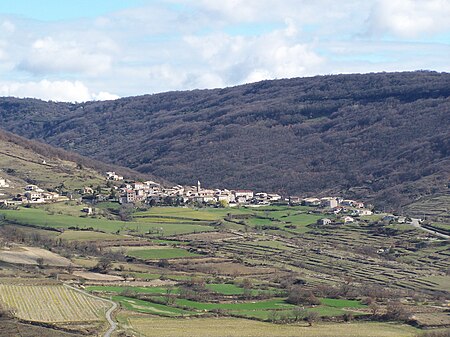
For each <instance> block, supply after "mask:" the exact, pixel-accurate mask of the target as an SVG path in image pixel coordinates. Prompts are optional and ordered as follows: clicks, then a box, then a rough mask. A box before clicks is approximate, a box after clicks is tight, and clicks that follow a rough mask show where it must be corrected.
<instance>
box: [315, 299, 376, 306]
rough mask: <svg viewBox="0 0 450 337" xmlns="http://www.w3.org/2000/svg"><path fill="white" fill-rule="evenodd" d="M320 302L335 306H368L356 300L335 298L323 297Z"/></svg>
mask: <svg viewBox="0 0 450 337" xmlns="http://www.w3.org/2000/svg"><path fill="white" fill-rule="evenodd" d="M320 303H322V304H323V305H326V306H329V307H334V308H366V307H367V305H364V304H362V303H361V302H360V301H355V300H342V299H335V298H321V299H320Z"/></svg>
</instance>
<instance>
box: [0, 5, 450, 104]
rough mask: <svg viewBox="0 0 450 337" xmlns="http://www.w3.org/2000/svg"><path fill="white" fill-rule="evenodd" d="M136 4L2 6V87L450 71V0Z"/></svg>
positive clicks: (85, 93) (122, 90) (106, 88)
mask: <svg viewBox="0 0 450 337" xmlns="http://www.w3.org/2000/svg"><path fill="white" fill-rule="evenodd" d="M141 3H143V4H144V5H143V6H142V7H139V8H128V9H126V10H121V11H118V12H115V13H110V14H104V15H103V16H101V17H97V18H91V19H88V18H87V19H80V20H72V21H52V22H46V21H35V20H29V19H26V18H24V17H22V18H19V17H12V16H8V15H3V16H2V15H1V13H0V86H1V85H2V83H3V87H4V88H6V89H4V90H3V91H2V92H0V94H2V93H7V94H8V93H9V94H14V95H21V96H25V95H26V94H28V95H33V97H40V98H44V99H54V100H71V101H73V100H77V101H82V100H86V99H110V98H115V97H116V96H115V95H113V96H110V94H108V92H112V93H117V94H119V95H121V96H132V95H139V94H146V93H154V92H162V91H170V90H184V89H195V88H213V87H225V86H230V85H237V84H241V83H245V82H255V81H259V80H264V79H273V78H286V77H296V76H310V75H317V74H330V73H341V72H345V73H348V72H369V71H392V70H396V69H397V70H415V69H431V70H438V71H449V70H450V68H449V63H448V60H447V59H448V55H449V49H450V40H449V39H450V37H449V36H450V26H449V25H450V20H446V18H447V17H450V12H449V11H450V0H427V1H425V0H422V1H419V0H417V1H413V0H403V1H401V0H389V1H387V0H367V1H354V0H339V1H336V0H315V1H310V0H282V1H279V0H226V1H216V0H162V1H146V2H141ZM447 21H448V22H447ZM367 32H369V34H367ZM1 81H3V82H1ZM45 81H47V82H48V83H50V84H48V83H47V87H46V89H43V87H45V85H44V84H45V83H46V82H45ZM77 83H79V84H78V85H77ZM62 87H64V88H65V89H64V90H57V88H62ZM66 91H67V93H66ZM52 95H53V96H52Z"/></svg>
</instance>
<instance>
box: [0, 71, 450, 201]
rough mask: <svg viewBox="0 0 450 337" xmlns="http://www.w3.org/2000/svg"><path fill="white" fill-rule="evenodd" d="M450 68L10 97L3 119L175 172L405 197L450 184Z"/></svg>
mask: <svg viewBox="0 0 450 337" xmlns="http://www.w3.org/2000/svg"><path fill="white" fill-rule="evenodd" d="M449 119H450V74H445V73H442V74H440V73H434V72H407V73H379V74H364V75H337V76H317V77H312V78H296V79H286V80H275V81H263V82H259V83H255V84H248V85H243V86H238V87H233V88H226V89H215V90H196V91H189V92H170V93H163V94H157V95H146V96H140V97H130V98H123V99H119V100H116V101H107V102H88V103H83V104H67V103H52V102H49V103H46V102H42V101H38V100H31V99H25V100H20V99H14V98H2V99H0V123H1V126H2V127H3V128H5V129H7V130H10V131H13V132H16V133H18V134H21V135H23V136H26V137H28V138H38V139H42V140H44V141H45V142H48V143H50V144H53V145H57V146H61V147H64V148H66V149H70V150H73V151H76V152H79V153H81V154H83V155H87V156H90V157H94V158H96V159H100V160H103V161H108V162H113V163H117V164H120V165H123V166H128V167H131V168H134V169H136V170H138V171H140V172H145V173H153V174H155V175H157V176H161V177H164V178H167V179H169V180H171V181H175V182H177V183H183V184H192V183H193V182H195V181H196V180H197V179H200V180H202V182H203V183H204V185H205V186H208V185H209V186H225V187H229V188H237V187H248V188H253V189H264V190H272V191H279V192H285V193H289V194H305V193H317V192H323V193H332V192H340V191H345V193H346V195H348V196H355V197H368V198H369V199H372V200H374V201H375V202H376V203H377V204H379V205H383V204H385V203H389V204H391V205H392V204H394V205H399V204H405V203H407V202H409V201H411V200H413V199H415V198H416V197H418V196H420V195H427V194H433V193H436V192H442V191H444V190H446V189H447V181H448V177H449V172H450V159H449V155H450V136H449V129H450V120H449Z"/></svg>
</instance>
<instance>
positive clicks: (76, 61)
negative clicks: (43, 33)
mask: <svg viewBox="0 0 450 337" xmlns="http://www.w3.org/2000/svg"><path fill="white" fill-rule="evenodd" d="M111 64H112V58H111V56H109V55H106V54H102V53H96V52H91V51H89V50H86V49H85V48H83V46H81V45H80V44H79V43H77V42H74V41H72V42H71V41H63V42H57V41H55V40H54V39H53V38H52V37H46V38H43V39H38V40H36V41H34V42H33V44H32V47H31V51H30V53H29V55H28V56H26V58H25V59H24V60H22V62H21V63H20V64H19V66H18V68H19V69H21V70H26V71H29V72H31V73H34V74H49V73H65V72H79V73H85V74H87V75H99V74H102V73H105V72H107V71H108V70H110V69H111Z"/></svg>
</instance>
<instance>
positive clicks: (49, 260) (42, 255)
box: [0, 246, 72, 267]
mask: <svg viewBox="0 0 450 337" xmlns="http://www.w3.org/2000/svg"><path fill="white" fill-rule="evenodd" d="M38 259H42V261H43V265H49V266H56V267H66V266H68V265H70V264H72V262H71V261H70V260H68V259H66V258H65V257H62V256H60V255H58V254H55V253H52V252H49V251H48V250H45V249H42V248H36V247H22V246H17V247H13V248H10V249H2V250H0V260H1V261H4V262H8V263H13V264H29V265H38Z"/></svg>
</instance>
